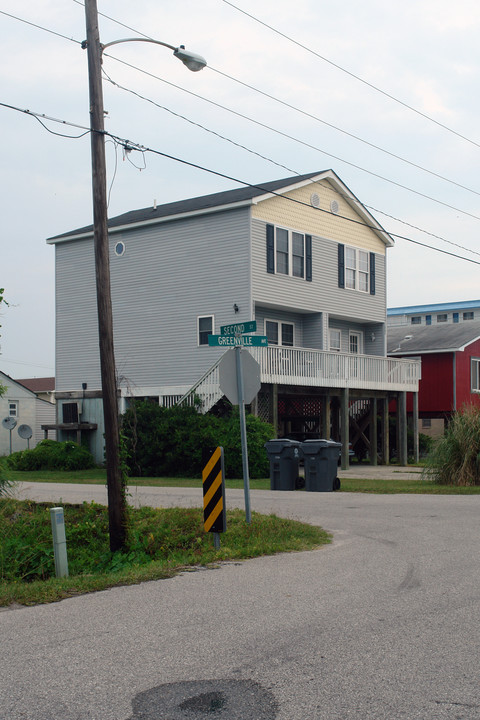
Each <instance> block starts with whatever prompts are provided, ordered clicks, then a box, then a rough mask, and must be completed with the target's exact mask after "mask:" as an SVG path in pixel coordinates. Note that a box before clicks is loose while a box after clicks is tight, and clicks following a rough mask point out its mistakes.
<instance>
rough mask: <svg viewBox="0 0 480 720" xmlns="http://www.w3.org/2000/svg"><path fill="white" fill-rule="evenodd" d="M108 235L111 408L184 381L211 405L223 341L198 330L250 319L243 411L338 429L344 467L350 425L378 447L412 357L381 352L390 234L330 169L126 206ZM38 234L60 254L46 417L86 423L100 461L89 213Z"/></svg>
mask: <svg viewBox="0 0 480 720" xmlns="http://www.w3.org/2000/svg"><path fill="white" fill-rule="evenodd" d="M109 236H110V269H111V292H112V304H113V315H114V339H115V357H116V367H117V375H118V388H119V407H120V410H121V411H122V410H123V409H124V408H125V407H126V406H127V404H128V402H129V399H130V398H131V397H150V398H155V400H156V401H158V402H159V403H162V404H169V405H170V404H172V403H176V402H178V401H179V400H181V399H182V398H183V397H184V396H185V395H187V396H188V393H189V392H193V391H194V392H195V393H196V394H197V395H199V396H200V397H201V398H202V400H203V403H204V408H203V409H204V411H207V410H209V409H210V408H211V407H212V406H213V405H214V404H215V403H216V402H217V401H218V400H219V399H220V398H221V396H222V393H221V391H220V388H219V382H218V367H217V365H218V361H219V360H220V357H221V355H222V354H223V352H224V351H225V349H224V348H214V347H210V346H209V345H208V336H209V335H210V334H212V333H213V334H215V333H218V332H219V328H220V327H221V326H223V325H228V324H231V323H234V322H238V321H247V320H255V321H256V324H257V334H260V335H266V336H267V337H268V342H269V346H268V347H266V348H264V347H259V348H254V349H252V351H251V352H252V353H253V354H254V356H255V357H256V358H257V360H258V361H259V363H260V366H261V381H262V388H261V390H260V392H259V394H258V396H257V398H256V400H255V401H254V403H253V404H252V410H253V411H254V412H256V413H257V414H258V415H260V416H261V417H263V418H265V419H268V420H270V421H271V422H273V423H274V425H275V426H276V428H277V433H278V436H290V437H298V438H304V437H314V436H317V437H318V436H319V434H320V435H322V436H324V437H329V436H330V435H331V436H333V437H334V438H335V439H340V440H342V442H343V444H344V452H343V454H342V461H343V463H344V464H347V463H348V442H349V441H351V442H353V443H355V442H356V441H357V440H358V439H359V438H362V439H363V440H364V441H366V442H367V444H368V446H369V447H370V449H371V455H372V461H374V462H376V461H377V452H376V448H377V444H380V445H381V447H382V451H381V457H382V459H383V460H388V446H387V440H386V437H387V436H388V433H387V432H386V427H387V423H388V409H387V408H388V402H389V399H390V398H391V397H392V395H393V396H395V397H397V395H398V396H399V398H400V402H399V406H400V408H403V406H404V403H403V401H402V398H405V396H406V392H407V391H410V392H414V393H416V392H417V390H418V378H419V364H418V363H417V362H415V361H412V360H393V359H389V358H387V357H386V252H387V249H388V248H389V247H391V246H392V245H393V240H392V238H391V237H390V236H389V235H388V234H387V233H386V232H385V231H384V230H383V228H382V227H381V226H380V225H379V223H378V222H377V221H376V220H375V219H374V218H373V217H372V215H371V214H370V213H369V212H368V211H367V209H366V208H365V207H364V206H363V205H362V204H361V203H360V201H359V200H358V199H357V198H356V197H355V196H354V195H353V193H352V192H351V191H350V190H349V189H348V188H347V187H346V186H345V184H344V183H343V182H342V181H341V180H340V178H339V177H338V176H337V175H336V174H335V173H334V172H333V171H332V170H327V171H323V172H315V173H309V174H306V175H302V176H296V177H290V178H284V179H281V180H276V181H273V182H268V183H261V184H259V185H255V186H249V187H245V188H240V189H235V190H230V191H226V192H220V193H215V194H213V195H203V196H202V195H201V196H199V197H195V198H190V199H187V200H181V201H179V202H173V203H169V204H167V205H158V206H157V205H155V206H153V207H148V208H144V209H142V210H136V211H132V212H127V213H125V214H123V215H120V216H118V217H115V218H112V219H110V221H109ZM47 242H48V243H50V244H52V245H54V246H55V258H56V298H57V300H56V371H57V374H56V398H57V405H58V417H57V427H58V429H59V430H60V431H61V432H62V437H65V436H66V435H65V433H66V432H67V431H72V432H75V433H79V432H84V433H87V436H88V437H89V438H90V448H91V450H92V451H93V452H94V454H95V456H96V457H97V460H101V459H103V416H102V405H101V381H100V367H99V351H98V329H97V309H96V298H95V265H94V252H93V230H92V226H88V227H84V228H81V229H79V230H74V231H70V232H68V233H65V234H63V235H58V236H56V237H53V238H50V239H49V240H48V241H47ZM193 389H194V390H193ZM64 406H66V407H64ZM402 412H403V411H402ZM377 414H380V415H381V416H382V417H383V419H384V421H383V425H382V428H383V430H384V431H382V432H381V436H382V437H381V438H380V440H378V438H377V423H376V422H371V420H372V419H373V418H376V417H377ZM402 417H405V418H406V414H404V415H403V414H402ZM405 422H406V420H405ZM66 426H68V427H66ZM402 427H403V421H402ZM369 428H370V429H369ZM349 433H351V436H350V434H349ZM383 436H385V437H383Z"/></svg>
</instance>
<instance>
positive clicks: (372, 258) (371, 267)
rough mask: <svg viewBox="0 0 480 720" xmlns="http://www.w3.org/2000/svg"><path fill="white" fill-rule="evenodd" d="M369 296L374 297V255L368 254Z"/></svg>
mask: <svg viewBox="0 0 480 720" xmlns="http://www.w3.org/2000/svg"><path fill="white" fill-rule="evenodd" d="M370 295H375V253H370Z"/></svg>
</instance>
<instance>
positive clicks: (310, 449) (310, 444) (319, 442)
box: [302, 438, 342, 455]
mask: <svg viewBox="0 0 480 720" xmlns="http://www.w3.org/2000/svg"><path fill="white" fill-rule="evenodd" d="M341 447H342V443H337V442H335V440H325V439H324V438H318V439H317V438H313V439H311V440H304V441H303V443H302V452H304V453H305V454H307V455H314V454H316V453H317V452H319V451H320V450H322V449H323V448H341Z"/></svg>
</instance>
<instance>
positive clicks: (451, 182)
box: [0, 0, 480, 219]
mask: <svg viewBox="0 0 480 720" xmlns="http://www.w3.org/2000/svg"><path fill="white" fill-rule="evenodd" d="M73 1H74V2H75V3H77V4H78V5H81V6H84V3H82V2H80V1H79V0H73ZM224 2H226V0H224ZM228 4H230V5H232V4H231V3H228ZM232 7H234V8H235V9H238V10H240V12H244V11H243V10H241V9H240V8H237V7H236V6H235V5H232ZM0 12H1V13H3V14H4V15H7V16H8V17H12V18H14V19H16V20H19V21H20V22H25V23H26V24H28V25H32V26H34V27H36V28H38V29H40V30H44V31H46V32H51V33H52V34H54V35H58V36H59V37H62V38H64V39H67V40H72V41H73V42H76V43H79V44H80V45H81V44H82V43H81V42H79V41H78V40H74V39H73V38H69V37H68V36H66V35H62V34H61V33H57V32H55V31H53V30H49V29H48V28H45V27H42V26H40V25H38V24H35V23H31V22H29V21H27V20H23V19H22V18H19V17H17V16H15V15H11V14H9V13H6V12H4V11H1V10H0ZM98 14H99V15H101V16H102V17H105V18H107V19H108V20H111V21H112V22H114V23H116V24H118V25H121V26H122V27H125V28H127V29H129V30H131V31H132V32H135V33H137V34H138V35H141V36H143V37H145V38H149V36H148V35H145V34H144V33H141V32H140V31H138V30H136V29H135V28H132V27H131V26H129V25H126V24H124V23H121V22H120V21H119V20H116V19H115V18H112V17H111V16H109V15H105V14H104V13H98ZM245 14H247V15H248V13H245ZM250 17H252V18H253V19H256V18H254V16H250ZM258 22H260V23H261V24H265V23H262V21H258ZM267 27H269V28H270V26H268V25H267ZM271 29H273V30H274V28H271ZM274 31H275V32H277V31H276V30H274ZM279 34H282V33H279ZM285 37H287V39H291V38H288V36H285ZM292 42H296V41H294V40H292ZM302 47H304V46H302ZM305 49H307V50H308V48H305ZM311 52H313V53H314V54H317V53H315V52H314V51H311ZM105 55H106V56H107V57H110V58H111V59H113V60H117V62H123V61H121V60H119V59H118V58H115V57H114V56H112V55H110V54H107V53H105ZM319 57H320V58H321V59H324V58H323V57H322V56H320V55H319ZM124 64H125V65H127V66H129V67H131V68H133V69H135V70H137V71H139V72H142V73H144V74H146V75H150V76H151V77H154V78H156V79H157V80H161V81H162V82H165V83H167V84H169V85H172V86H173V87H176V88H177V89H179V90H182V91H183V92H190V91H187V90H185V89H184V88H181V87H180V86H178V85H175V84H173V83H169V82H168V81H166V80H164V79H163V78H159V77H158V76H155V75H153V74H152V73H149V72H148V71H145V70H142V69H141V68H139V67H136V66H134V65H130V64H129V63H126V62H124ZM207 67H209V69H210V70H212V71H213V72H216V73H218V74H219V75H222V76H224V77H226V78H227V79H229V80H232V81H233V82H236V83H238V84H240V85H242V86H244V87H246V88H248V89H250V90H253V91H254V92H257V93H259V94H261V95H263V96H265V97H267V98H269V99H271V100H274V101H275V102H278V103H280V104H282V105H284V106H286V107H288V108H290V109H292V110H295V111H296V112H299V113H301V114H303V115H305V116H307V117H309V118H311V119H313V120H316V121H317V122H320V123H322V124H325V125H326V126H328V127H331V128H332V129H334V130H337V131H338V132H340V133H343V134H345V135H347V136H349V137H352V138H353V139H355V140H357V141H359V142H362V143H364V144H366V145H367V146H370V147H372V148H374V149H376V150H378V151H380V152H383V153H385V154H387V155H389V156H391V157H393V158H395V159H397V160H399V161H401V162H404V163H406V164H408V165H410V166H412V167H415V168H416V169H418V170H421V171H423V172H426V173H428V174H430V175H432V176H434V177H436V178H438V179H440V180H443V181H444V182H447V183H449V184H452V185H454V186H456V187H459V188H461V189H463V190H466V191H467V192H471V193H473V194H475V195H480V192H479V191H477V190H474V189H473V188H469V187H468V186H466V185H463V184H461V183H459V182H457V181H455V180H451V179H450V178H447V177H445V176H444V175H440V174H439V173H436V172H435V171H433V170H429V169H428V168H425V167H423V166H422V165H419V164H417V163H414V162H413V161H411V160H408V159H406V158H403V157H402V156H400V155H397V154H395V153H392V152H391V151H389V150H386V149H385V148H382V147H380V146H379V145H376V144H374V143H371V142H369V141H368V140H364V139H363V138H361V137H360V136H358V135H355V134H353V133H350V132H348V131H346V130H343V129H342V128H339V127H338V126H336V125H334V124H332V123H329V122H327V121H325V120H323V119H322V118H319V117H318V116H315V115H313V114H311V113H308V112H307V111H304V110H301V109H300V108H297V107H296V106H295V105H291V104H290V103H287V102H286V101H284V100H281V99H279V98H276V97H275V96H273V95H270V94H269V93H266V92H264V91H263V90H260V89H259V88H256V87H254V86H253V85H250V84H248V83H245V82H243V81H241V80H239V79H238V78H235V77H233V76H232V75H229V74H227V73H224V72H222V71H221V70H218V69H216V68H213V67H211V66H207ZM367 84H368V83H367ZM190 94H192V95H194V96H196V97H198V98H200V99H203V100H204V101H205V102H209V103H212V104H214V105H216V106H217V107H221V108H223V109H224V110H226V111H228V112H231V113H233V114H235V115H237V116H238V117H242V118H244V119H246V120H248V121H249V122H253V123H256V124H257V125H260V126H262V127H264V128H266V129H269V130H271V131H273V132H276V133H277V134H280V135H283V136H284V137H286V138H288V139H291V140H294V141H296V142H299V143H301V144H303V145H305V146H306V147H309V148H311V149H314V150H317V151H318V152H322V153H323V154H325V155H328V156H329V157H332V158H333V159H335V160H338V161H339V162H342V163H345V164H347V165H350V166H352V167H354V168H356V169H359V170H361V171H362V172H366V173H369V174H370V175H373V176H374V177H377V178H378V179H380V180H383V181H384V182H390V183H391V184H393V185H396V186H397V187H401V188H403V189H406V190H409V191H410V192H414V193H416V194H418V195H420V196H421V197H424V198H426V199H428V200H431V201H433V202H439V203H440V204H442V205H445V206H446V207H451V209H453V210H455V211H456V212H461V213H465V214H467V215H470V216H471V217H473V218H475V219H480V218H478V217H477V216H475V215H472V214H471V213H468V212H466V211H462V210H460V209H459V208H456V207H454V206H450V205H448V203H443V202H441V201H438V200H436V199H435V198H432V197H431V196H429V195H426V194H424V193H420V192H419V191H415V190H413V189H411V188H408V187H407V186H405V185H403V184H400V183H397V182H395V181H393V180H390V179H388V178H386V177H384V176H382V175H380V174H377V173H374V172H373V171H369V170H367V169H366V168H363V167H361V166H358V165H356V164H355V163H351V162H349V161H347V160H344V159H342V158H340V157H338V156H336V155H333V154H331V153H328V152H327V151H325V150H321V149H320V148H316V147H315V146H313V145H310V144H309V143H305V142H303V141H301V140H298V139H297V138H293V137H292V136H290V135H288V134H287V133H282V132H281V131H279V130H275V129H274V128H272V127H270V126H268V125H266V124H264V123H261V122H259V121H256V120H254V119H253V118H249V117H248V116H245V115H243V114H242V113H238V112H236V111H234V110H232V109H230V108H226V107H225V106H222V105H220V104H219V103H215V102H214V101H212V100H209V99H207V98H203V97H202V96H201V95H197V94H196V93H190ZM392 97H393V96H392ZM393 99H395V98H393ZM407 107H409V106H407ZM420 114H421V113H420ZM425 117H427V118H428V116H425ZM428 119H430V118H428ZM434 122H436V121H434ZM445 127H446V126H445ZM447 129H449V128H447ZM452 132H454V131H452ZM456 134H458V133H456ZM461 137H463V136H461ZM465 139H468V138H465ZM472 142H473V141H472ZM479 147H480V145H479Z"/></svg>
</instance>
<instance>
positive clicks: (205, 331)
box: [197, 315, 214, 345]
mask: <svg viewBox="0 0 480 720" xmlns="http://www.w3.org/2000/svg"><path fill="white" fill-rule="evenodd" d="M213 328H214V316H213V315H199V316H198V317H197V341H198V344H199V345H208V336H209V335H213Z"/></svg>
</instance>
